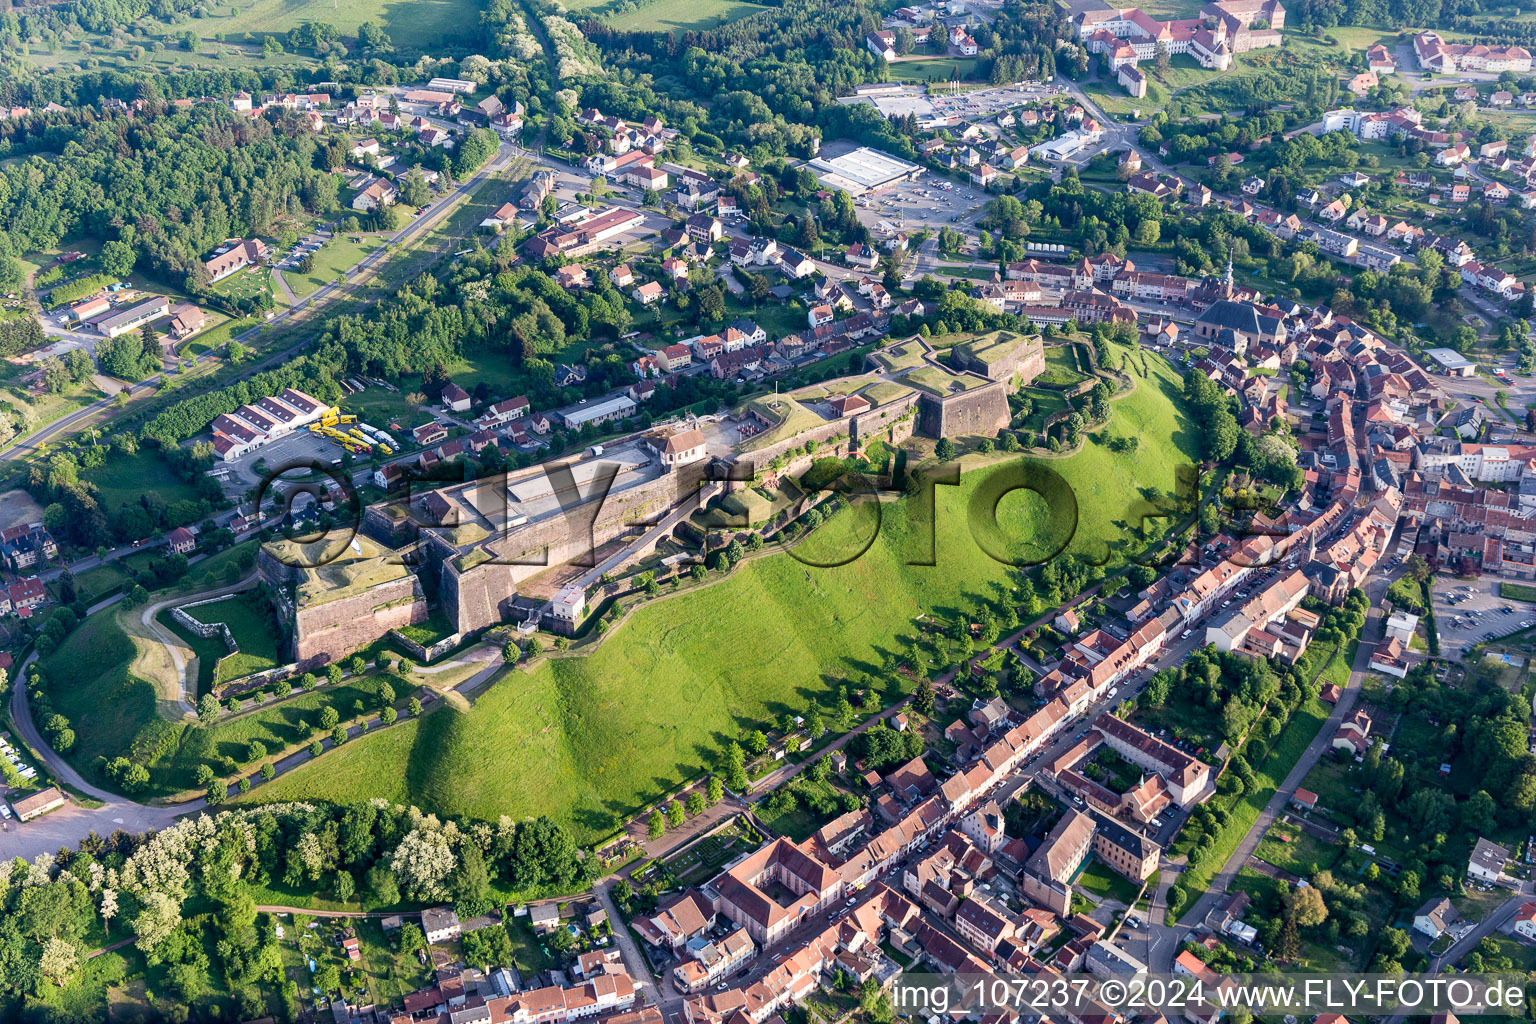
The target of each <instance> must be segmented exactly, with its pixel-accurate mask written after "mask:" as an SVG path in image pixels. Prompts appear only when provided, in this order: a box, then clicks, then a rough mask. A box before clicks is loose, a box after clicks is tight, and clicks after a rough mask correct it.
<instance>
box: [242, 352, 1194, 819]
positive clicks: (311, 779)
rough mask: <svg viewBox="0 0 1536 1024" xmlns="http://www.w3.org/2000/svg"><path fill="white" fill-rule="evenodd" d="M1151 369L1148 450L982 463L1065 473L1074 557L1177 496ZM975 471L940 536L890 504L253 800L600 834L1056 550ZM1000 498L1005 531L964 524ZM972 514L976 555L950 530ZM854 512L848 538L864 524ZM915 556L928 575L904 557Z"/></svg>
mask: <svg viewBox="0 0 1536 1024" xmlns="http://www.w3.org/2000/svg"><path fill="white" fill-rule="evenodd" d="M1148 363H1149V365H1150V366H1152V367H1153V373H1152V379H1151V380H1148V381H1140V382H1139V386H1138V387H1137V389H1136V390H1135V391H1134V392H1133V393H1131V394H1129V395H1126V396H1125V397H1123V398H1121V399H1119V400H1118V401H1116V402H1114V404H1113V409H1114V414H1115V415H1114V420H1113V424H1112V426H1113V429H1114V430H1115V432H1116V433H1123V434H1134V435H1137V436H1140V437H1142V438H1144V439H1145V444H1146V445H1148V446H1150V447H1143V448H1142V449H1141V450H1139V451H1138V452H1136V453H1134V454H1129V455H1117V454H1114V453H1112V452H1110V451H1109V450H1108V449H1107V448H1104V447H1103V446H1099V445H1089V446H1087V447H1086V448H1085V449H1084V450H1083V451H1082V452H1081V453H1079V454H1077V455H1075V456H1072V457H1070V458H1066V459H1054V460H1019V459H1002V458H995V459H993V460H991V461H990V463H989V465H990V466H992V467H997V466H1023V465H1038V466H1046V467H1049V468H1050V469H1052V470H1054V471H1056V472H1058V473H1060V474H1061V475H1062V477H1063V478H1065V479H1066V480H1067V482H1068V483H1069V484H1070V485H1071V487H1072V488H1073V489H1074V491H1075V492H1076V503H1077V509H1078V517H1077V523H1076V527H1075V534H1074V535H1073V536H1072V541H1071V546H1070V548H1069V550H1071V551H1078V552H1082V553H1084V554H1086V555H1089V556H1091V557H1096V558H1107V559H1109V560H1110V561H1111V562H1112V563H1118V562H1120V561H1123V560H1124V559H1125V558H1126V557H1127V556H1128V555H1129V554H1130V553H1132V551H1133V542H1132V539H1131V538H1130V537H1129V536H1128V535H1127V533H1126V531H1125V530H1124V528H1123V525H1122V524H1123V523H1124V522H1125V521H1126V520H1127V519H1128V518H1135V509H1136V507H1137V503H1138V502H1139V501H1140V500H1141V497H1140V494H1139V489H1141V488H1146V487H1155V488H1158V489H1159V490H1160V491H1162V492H1165V493H1166V492H1168V491H1171V490H1172V489H1173V488H1174V483H1175V480H1174V478H1175V469H1176V467H1177V466H1178V465H1179V464H1187V463H1188V462H1189V461H1190V460H1191V459H1192V457H1193V456H1192V453H1193V447H1194V443H1195V438H1194V432H1193V429H1192V425H1191V424H1190V422H1189V420H1188V419H1187V418H1186V417H1185V416H1184V414H1183V413H1182V412H1181V411H1179V410H1177V409H1176V408H1175V406H1174V403H1173V396H1176V395H1178V394H1179V393H1180V381H1179V378H1178V376H1177V375H1176V374H1175V373H1174V372H1173V371H1172V369H1170V368H1169V367H1168V366H1167V364H1166V363H1164V362H1163V361H1162V360H1161V359H1158V358H1156V357H1149V359H1148ZM1154 439H1157V440H1155V441H1154ZM980 465H981V463H980V462H978V461H971V462H968V463H967V466H966V469H965V471H964V474H963V477H962V482H961V484H960V486H958V487H940V488H938V489H937V494H938V503H939V508H938V516H939V520H938V528H937V530H935V531H933V532H930V528H929V527H928V525H927V524H926V523H924V522H920V521H918V518H917V517H916V516H914V515H913V512H912V507H911V505H910V504H907V503H901V504H896V505H890V506H885V507H884V508H883V510H882V511H883V512H884V515H883V517H882V522H881V526H880V531H879V534H878V536H877V537H876V539H875V541H874V543H873V544H872V545H871V546H870V547H869V550H868V551H867V552H865V553H864V554H863V556H862V557H857V558H855V559H854V560H853V561H851V562H850V563H849V564H846V565H840V566H837V567H835V568H813V567H808V566H806V565H804V564H802V563H801V562H799V561H797V560H796V559H795V558H794V557H792V556H790V555H787V554H782V553H779V554H773V555H769V556H766V557H764V558H762V559H759V560H755V561H752V562H749V563H747V564H746V565H744V566H742V567H741V568H739V569H737V570H736V571H734V572H733V573H732V574H731V576H730V577H729V578H728V579H726V580H724V581H722V582H719V583H717V584H715V585H713V586H709V587H705V588H701V589H698V590H693V591H688V592H684V593H681V594H679V595H678V596H676V597H672V598H668V599H667V600H666V601H665V602H661V603H658V604H655V605H652V606H649V607H644V608H641V609H640V610H638V611H637V612H636V613H635V614H634V615H633V616H631V617H630V618H629V619H628V620H627V621H626V624H625V625H624V626H623V627H621V628H620V629H619V630H618V631H617V632H615V633H613V634H612V635H610V636H609V637H608V638H607V639H606V640H605V641H604V642H603V643H602V644H601V645H600V646H599V647H598V648H597V649H596V650H594V652H593V653H592V654H591V655H590V656H588V657H584V658H559V659H552V660H545V661H543V662H541V663H539V664H538V666H537V667H536V668H535V669H534V670H532V671H526V670H523V669H518V670H514V671H511V672H507V673H504V674H503V675H502V676H501V677H500V678H499V680H498V681H497V682H496V683H495V684H494V685H493V686H491V687H490V688H489V689H488V690H487V691H486V692H484V694H483V695H482V696H481V697H480V698H479V700H478V702H477V704H476V706H475V707H474V708H473V709H472V710H471V711H469V712H460V711H456V710H452V709H449V708H446V707H445V708H440V709H438V710H435V711H433V712H432V713H431V714H429V715H426V716H425V717H424V718H423V719H422V720H421V721H420V722H410V723H405V724H404V725H402V726H399V727H396V728H394V729H390V730H387V731H385V732H384V733H381V734H379V735H376V736H369V737H366V738H364V739H361V740H355V741H353V742H352V743H351V744H348V745H347V747H346V748H344V749H343V750H342V751H341V752H340V753H339V754H330V755H327V756H326V758H323V759H322V763H321V764H317V765H315V766H305V767H303V768H300V769H298V770H296V771H294V772H292V773H290V774H288V775H285V776H282V777H281V778H279V779H277V780H276V781H275V782H274V783H273V784H271V785H269V786H266V787H260V788H259V789H258V790H257V791H256V792H254V793H253V794H252V796H253V797H255V796H257V795H258V794H260V795H261V796H262V797H264V798H265V799H273V800H277V799H290V798H297V797H303V798H324V799H334V800H351V799H359V798H363V797H370V796H381V797H385V798H387V799H390V800H398V801H405V800H410V801H414V802H416V803H417V804H418V805H419V806H422V807H424V808H428V809H431V810H435V811H439V812H442V813H462V814H468V815H473V816H477V817H486V818H495V817H496V816H497V815H499V814H509V815H512V816H513V817H523V816H526V815H531V814H541V813H548V814H551V815H554V816H555V817H557V818H558V819H560V820H562V821H564V822H565V823H567V824H569V825H571V826H572V827H573V828H574V829H575V831H576V833H577V834H578V836H579V837H580V839H581V840H582V841H583V842H586V841H590V840H593V839H595V838H598V837H601V836H604V835H606V834H608V833H609V832H611V831H612V830H613V829H614V828H615V827H616V826H617V825H618V824H620V823H621V822H622V821H624V820H625V819H626V818H627V817H628V816H629V815H630V814H631V813H633V812H634V811H635V810H636V809H638V808H639V807H641V806H643V805H644V804H646V803H648V802H650V801H652V800H653V799H655V798H657V797H659V796H661V795H662V794H663V793H665V792H667V791H669V790H671V789H672V788H673V787H674V786H675V785H676V784H677V782H678V781H680V780H681V779H684V778H687V777H691V776H694V775H697V774H698V773H699V772H700V771H702V770H703V769H704V768H705V767H706V766H711V765H713V764H714V762H715V760H716V757H717V751H718V749H719V747H720V745H721V744H722V742H723V741H725V740H726V739H728V738H730V737H733V736H735V735H736V734H737V732H738V730H740V729H741V728H742V727H743V726H745V725H748V724H751V723H759V722H762V721H764V720H766V719H768V718H769V717H771V716H776V715H778V714H780V713H781V712H783V711H787V710H796V711H799V710H802V709H804V708H806V707H807V705H808V704H809V703H810V702H811V701H813V700H817V699H820V698H822V697H823V696H825V694H826V693H827V692H828V684H829V681H835V680H837V679H839V678H841V677H843V676H845V675H847V674H848V673H849V672H850V671H852V670H853V666H867V665H870V664H871V663H878V661H879V659H880V657H881V653H882V652H883V651H886V650H889V649H890V648H891V647H892V637H893V636H894V635H896V634H898V633H902V632H905V631H907V630H908V629H909V628H910V625H911V622H912V620H913V619H914V618H915V616H917V615H918V614H920V613H924V612H931V611H933V610H934V609H936V608H939V609H947V608H954V607H964V606H969V605H971V604H972V603H973V599H972V595H975V594H977V593H978V592H984V591H986V590H988V589H989V588H990V585H991V584H992V583H994V582H997V581H1001V580H1003V579H1005V578H1006V576H1007V570H1005V568H1004V566H1003V565H1001V564H1000V563H998V562H996V561H994V560H993V559H992V558H990V557H989V556H988V555H987V554H986V553H985V551H984V550H983V549H982V548H981V547H980V543H986V544H988V545H989V546H991V547H993V548H994V549H995V548H997V547H1003V548H1005V549H1010V550H1014V551H1020V550H1023V549H1034V550H1039V549H1040V548H1042V547H1046V548H1049V547H1054V546H1055V544H1054V543H1051V538H1050V537H1047V536H1044V535H1045V534H1047V533H1051V532H1054V531H1056V530H1065V529H1067V528H1068V527H1069V526H1070V523H1069V522H1066V521H1064V520H1063V519H1062V517H1061V515H1060V514H1058V515H1053V514H1052V512H1051V510H1048V509H1046V508H1045V507H1044V504H1043V501H1041V500H1040V499H1039V498H1038V496H1036V495H1035V494H1033V492H1028V491H1019V492H1015V493H1014V494H1011V495H999V494H998V488H997V481H998V480H1000V479H1002V477H1001V476H999V475H998V473H997V470H996V469H995V468H994V469H992V470H990V471H989V472H988V473H983V472H981V471H980ZM984 482H990V483H988V485H987V486H983V484H984ZM1021 495H1027V497H1021ZM978 496H979V497H978ZM994 505H995V506H996V507H997V508H998V509H999V517H1000V521H1001V522H1000V525H999V526H998V527H990V526H988V525H987V524H986V523H985V522H984V520H985V518H986V516H985V515H984V513H983V512H981V511H977V512H975V513H971V512H969V511H968V510H970V509H971V508H972V507H973V506H974V507H975V508H976V509H978V510H985V509H989V508H991V507H993V506H994ZM1062 511H1063V510H1061V509H1057V510H1056V512H1057V513H1062ZM968 515H971V516H973V522H976V524H977V525H976V528H975V531H974V533H975V535H976V537H978V538H980V543H979V542H978V540H977V539H973V537H972V533H971V531H968V530H966V529H965V528H963V527H962V526H961V525H960V524H961V523H962V521H963V520H965V519H966V517H967V516H968ZM848 518H849V521H850V522H849V528H850V529H851V528H852V527H854V526H856V525H858V524H857V522H856V521H855V517H854V516H851V515H850V516H849V517H848ZM934 533H936V534H937V536H938V538H939V543H938V550H937V552H936V553H935V554H934V557H932V558H929V557H928V550H929V546H930V545H929V540H928V538H929V537H930V536H933V534H934ZM1134 546H1137V547H1139V545H1134ZM856 552H857V547H854V548H853V549H852V550H850V551H849V552H847V554H848V555H850V556H851V555H853V554H856ZM926 561H934V562H936V563H937V564H936V565H932V566H929V565H913V564H909V563H912V562H926ZM658 681H665V683H664V685H658Z"/></svg>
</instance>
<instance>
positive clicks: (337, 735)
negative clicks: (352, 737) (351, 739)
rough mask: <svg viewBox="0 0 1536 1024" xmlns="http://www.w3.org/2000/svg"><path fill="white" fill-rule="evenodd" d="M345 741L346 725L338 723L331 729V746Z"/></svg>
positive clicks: (337, 745) (339, 744) (336, 745)
mask: <svg viewBox="0 0 1536 1024" xmlns="http://www.w3.org/2000/svg"><path fill="white" fill-rule="evenodd" d="M345 742H347V727H346V726H344V725H338V726H337V727H336V728H334V729H332V730H331V746H333V747H339V746H341V745H342V744H343V743H345Z"/></svg>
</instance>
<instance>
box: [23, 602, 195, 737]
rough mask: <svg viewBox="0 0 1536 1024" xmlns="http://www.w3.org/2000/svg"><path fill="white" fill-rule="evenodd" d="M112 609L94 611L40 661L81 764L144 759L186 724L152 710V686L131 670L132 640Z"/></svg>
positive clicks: (133, 651) (178, 734) (153, 693)
mask: <svg viewBox="0 0 1536 1024" xmlns="http://www.w3.org/2000/svg"><path fill="white" fill-rule="evenodd" d="M116 612H117V609H115V608H108V609H105V610H103V611H100V612H97V613H96V614H95V615H92V616H91V617H90V618H88V619H86V621H85V622H84V623H82V624H81V625H80V627H79V628H78V629H77V630H76V631H75V632H74V633H72V634H71V635H70V637H69V641H68V643H67V644H65V645H64V646H63V647H62V648H60V649H59V650H57V651H55V652H54V653H53V654H51V655H49V656H48V657H46V658H43V659H42V661H41V665H42V669H43V672H44V674H45V675H46V677H47V679H48V683H49V686H48V695H49V698H50V699H51V700H52V702H53V707H54V710H56V711H57V712H58V713H59V714H61V715H63V716H64V717H65V718H68V719H69V722H70V725H71V726H72V727H73V728H74V730H75V746H74V748H73V749H71V750H70V752H69V756H70V759H71V760H73V761H74V762H75V763H76V764H77V765H79V766H81V767H88V766H90V765H93V764H94V763H95V761H96V758H97V756H98V755H101V756H105V757H108V758H112V757H116V756H117V755H119V754H123V755H126V756H129V757H132V758H134V759H135V760H147V759H148V758H149V757H151V756H157V755H158V754H159V753H162V752H165V751H167V750H169V749H171V748H174V746H175V744H176V742H177V739H178V737H179V736H180V734H181V731H182V729H183V728H184V727H183V726H182V725H180V724H179V723H174V724H173V723H171V722H168V721H166V720H165V719H163V718H161V717H159V715H157V714H156V712H155V700H156V697H155V688H154V686H153V685H151V684H150V683H149V682H147V681H145V680H143V679H140V678H138V677H137V676H134V675H132V674H131V673H130V672H129V670H128V667H129V664H130V663H131V662H132V661H133V658H134V653H135V649H134V644H133V641H132V640H131V639H129V637H128V635H127V634H126V633H124V632H123V630H122V628H121V627H119V625H118V623H117V619H116Z"/></svg>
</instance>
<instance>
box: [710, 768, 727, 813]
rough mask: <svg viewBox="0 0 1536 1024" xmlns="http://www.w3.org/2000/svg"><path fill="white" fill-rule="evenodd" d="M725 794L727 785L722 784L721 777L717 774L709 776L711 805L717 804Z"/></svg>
mask: <svg viewBox="0 0 1536 1024" xmlns="http://www.w3.org/2000/svg"><path fill="white" fill-rule="evenodd" d="M724 796H725V787H724V786H723V785H722V784H721V782H720V779H719V778H718V777H717V776H714V775H711V776H710V777H709V805H710V806H711V807H713V806H714V805H715V804H717V803H719V802H720V800H721V798H722V797H724Z"/></svg>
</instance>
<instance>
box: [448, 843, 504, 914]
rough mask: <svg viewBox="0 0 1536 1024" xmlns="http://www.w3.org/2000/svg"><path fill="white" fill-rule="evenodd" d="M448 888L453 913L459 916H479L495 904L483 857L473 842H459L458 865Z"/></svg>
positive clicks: (489, 877) (488, 873)
mask: <svg viewBox="0 0 1536 1024" xmlns="http://www.w3.org/2000/svg"><path fill="white" fill-rule="evenodd" d="M449 888H450V890H451V891H452V893H453V910H454V913H456V914H458V915H459V916H460V917H461V918H470V917H479V916H480V915H481V914H484V913H485V912H486V911H488V910H490V909H491V907H492V906H494V905H495V900H494V899H493V898H492V893H491V876H490V872H489V871H488V870H487V869H486V866H485V857H484V856H483V855H482V854H481V853H480V847H478V846H476V845H475V844H474V843H462V844H460V846H459V866H458V869H457V870H456V871H455V872H454V874H453V878H452V880H451V881H450V882H449Z"/></svg>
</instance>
